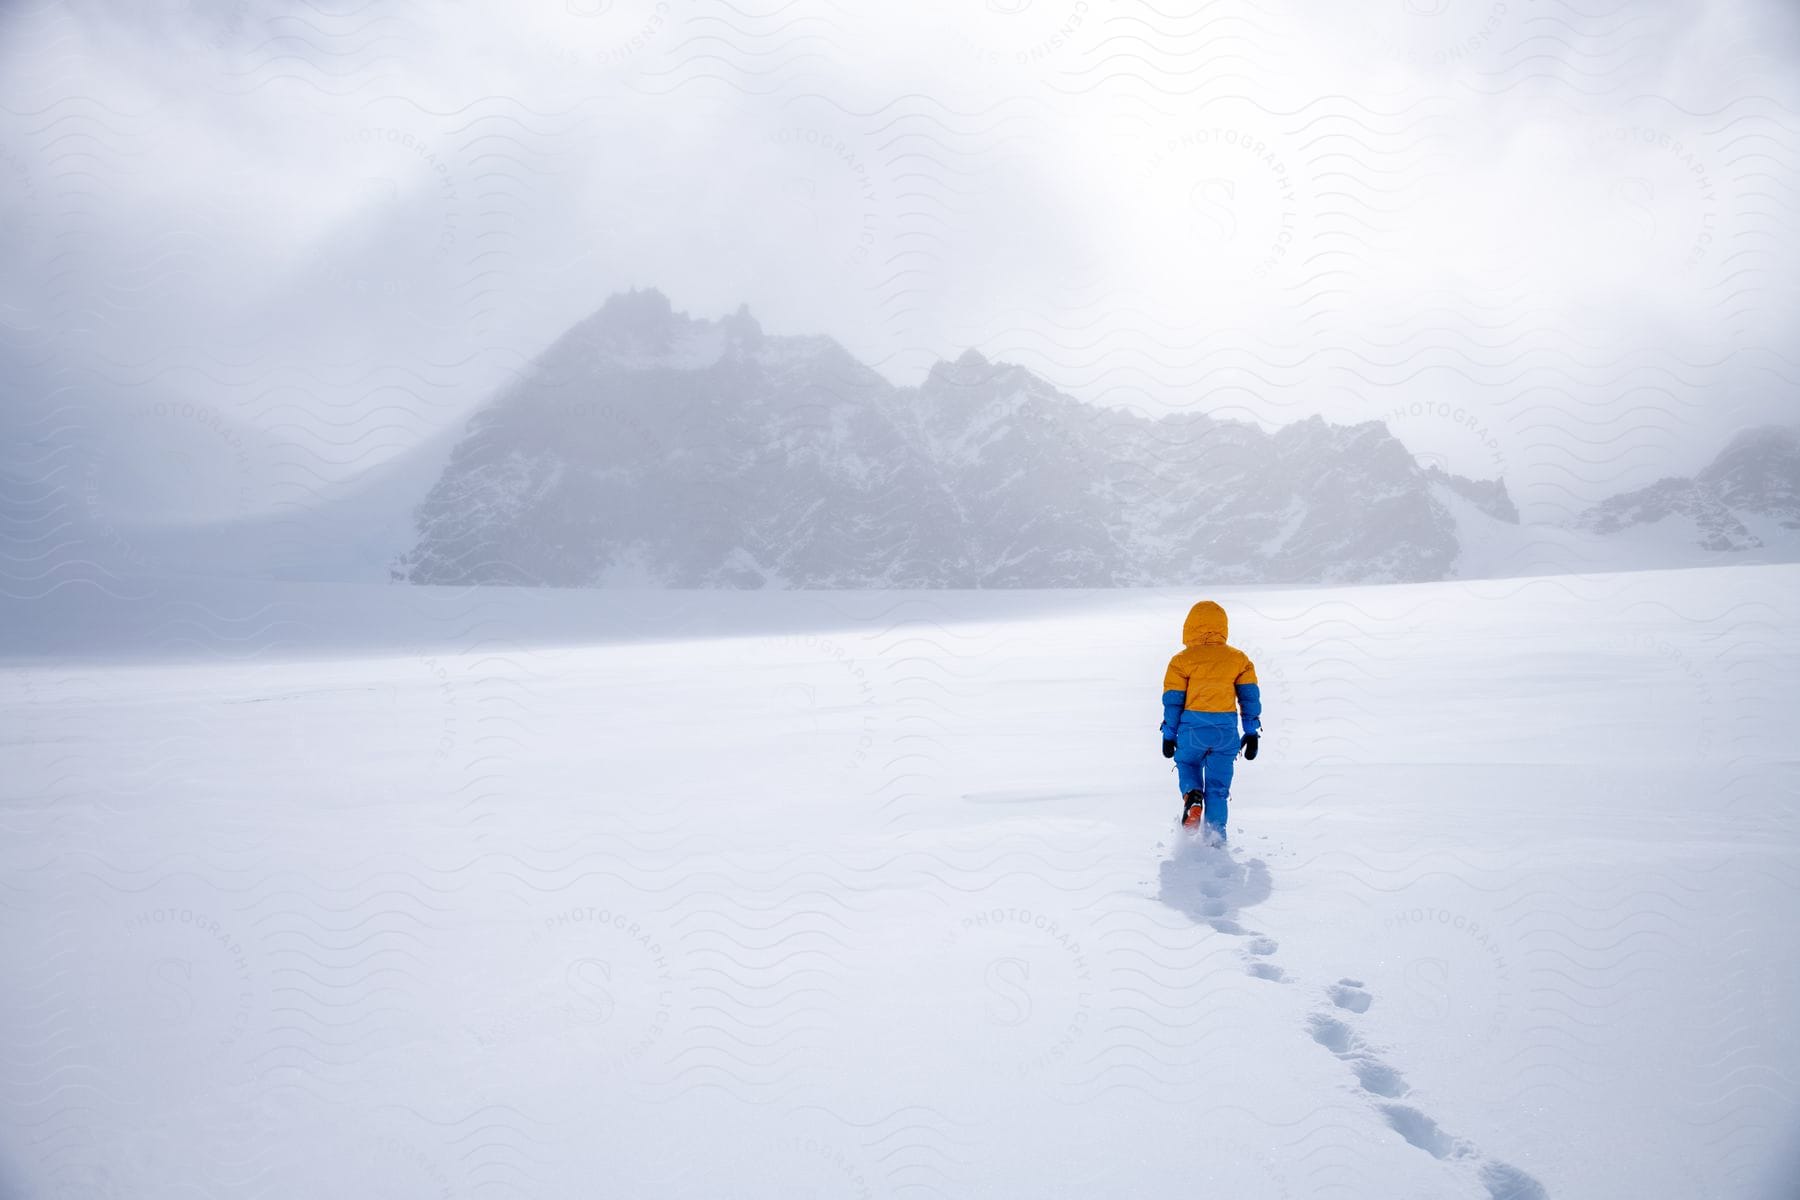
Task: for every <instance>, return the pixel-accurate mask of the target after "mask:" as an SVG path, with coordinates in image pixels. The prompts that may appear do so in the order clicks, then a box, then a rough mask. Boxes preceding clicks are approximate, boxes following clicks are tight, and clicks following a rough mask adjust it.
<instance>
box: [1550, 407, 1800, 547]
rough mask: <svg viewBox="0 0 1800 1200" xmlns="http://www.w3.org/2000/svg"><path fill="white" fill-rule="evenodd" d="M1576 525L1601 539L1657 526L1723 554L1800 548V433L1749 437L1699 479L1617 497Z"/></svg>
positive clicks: (1781, 429)
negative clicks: (1627, 531) (1634, 529)
mask: <svg viewBox="0 0 1800 1200" xmlns="http://www.w3.org/2000/svg"><path fill="white" fill-rule="evenodd" d="M1575 524H1576V526H1577V528H1580V529H1585V530H1589V531H1592V532H1595V533H1602V534H1615V533H1620V532H1623V531H1625V530H1629V529H1632V528H1634V527H1637V526H1649V527H1656V528H1657V529H1658V530H1659V531H1661V532H1664V533H1665V534H1668V535H1671V536H1672V537H1673V538H1674V539H1675V540H1678V541H1680V542H1682V543H1684V544H1688V545H1694V546H1698V547H1700V548H1701V549H1704V550H1711V551H1717V552H1721V553H1730V552H1736V551H1757V550H1764V549H1768V548H1772V547H1774V546H1777V545H1781V544H1783V543H1786V544H1788V545H1789V546H1793V545H1794V544H1795V543H1800V537H1796V534H1797V533H1800V427H1794V426H1786V425H1765V426H1761V427H1759V428H1755V429H1748V430H1745V431H1744V432H1743V433H1740V434H1739V435H1738V436H1737V437H1735V438H1733V439H1732V440H1731V442H1730V444H1728V445H1727V446H1726V447H1725V448H1724V449H1723V450H1721V451H1720V452H1719V455H1718V457H1717V458H1715V459H1713V461H1712V462H1711V463H1709V464H1708V465H1707V466H1706V467H1705V468H1703V469H1702V470H1701V471H1700V472H1699V473H1697V474H1696V475H1694V476H1693V477H1692V478H1679V477H1670V478H1666V479H1659V480H1657V481H1656V482H1655V483H1653V484H1651V485H1649V486H1648V487H1644V488H1639V489H1638V490H1636V491H1633V492H1625V493H1623V494H1621V495H1618V496H1614V497H1612V498H1611V499H1609V500H1606V501H1603V502H1602V503H1600V504H1597V505H1595V506H1594V507H1592V508H1590V509H1588V510H1587V511H1586V512H1584V513H1582V514H1581V515H1580V516H1579V517H1578V518H1577V519H1576V522H1575Z"/></svg>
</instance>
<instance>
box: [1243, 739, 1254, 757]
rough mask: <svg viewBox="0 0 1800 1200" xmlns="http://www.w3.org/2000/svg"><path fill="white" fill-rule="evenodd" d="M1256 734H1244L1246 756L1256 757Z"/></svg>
mask: <svg viewBox="0 0 1800 1200" xmlns="http://www.w3.org/2000/svg"><path fill="white" fill-rule="evenodd" d="M1256 736H1257V735H1256V734H1254V733H1246V734H1245V735H1244V742H1243V746H1244V757H1245V758H1255V757H1256Z"/></svg>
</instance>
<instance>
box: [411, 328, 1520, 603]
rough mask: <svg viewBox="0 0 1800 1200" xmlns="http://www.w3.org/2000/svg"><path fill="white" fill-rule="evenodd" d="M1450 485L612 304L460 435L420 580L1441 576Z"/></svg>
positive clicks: (980, 581)
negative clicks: (895, 371) (881, 371)
mask: <svg viewBox="0 0 1800 1200" xmlns="http://www.w3.org/2000/svg"><path fill="white" fill-rule="evenodd" d="M1434 485H1436V486H1446V485H1447V486H1450V487H1452V488H1454V489H1457V490H1458V491H1459V493H1460V494H1463V495H1465V496H1468V497H1469V498H1470V499H1472V500H1474V501H1475V502H1476V503H1477V504H1478V505H1480V506H1481V507H1483V508H1484V509H1485V510H1486V511H1488V512H1490V513H1494V514H1495V515H1499V516H1501V518H1502V519H1511V520H1514V521H1516V520H1517V514H1516V513H1515V512H1513V511H1512V507H1511V501H1510V500H1509V499H1507V498H1506V494H1505V489H1504V487H1503V486H1501V485H1499V484H1482V483H1476V482H1474V481H1470V480H1464V479H1460V478H1458V477H1456V476H1448V475H1444V474H1443V473H1442V472H1428V471H1426V470H1425V469H1423V468H1421V467H1420V466H1419V464H1418V463H1417V462H1416V461H1415V460H1414V458H1413V457H1412V455H1411V454H1409V453H1408V452H1407V450H1406V448H1405V447H1404V446H1402V445H1401V444H1400V443H1399V442H1398V441H1397V440H1395V439H1394V437H1393V436H1392V435H1390V434H1389V433H1388V431H1387V429H1386V427H1385V426H1383V425H1381V424H1379V423H1376V422H1370V423H1365V424H1361V425H1353V426H1336V425H1329V424H1327V423H1325V422H1324V421H1322V420H1319V419H1317V418H1314V419H1311V420H1307V421H1302V422H1299V423H1297V424H1294V425H1290V426H1287V427H1285V428H1282V429H1280V430H1277V431H1276V432H1274V433H1273V434H1270V433H1265V432H1263V431H1262V430H1260V429H1257V428H1255V427H1254V426H1250V425H1244V424H1239V423H1236V422H1230V421H1217V420H1214V419H1212V418H1210V417H1208V416H1205V415H1203V414H1198V413H1193V414H1181V415H1176V416H1168V417H1163V418H1161V419H1159V420H1152V419H1149V418H1145V417H1141V416H1137V415H1134V414H1131V413H1127V412H1123V411H1120V410H1117V409H1108V408H1098V407H1095V406H1092V405H1088V404H1084V403H1082V402H1080V401H1077V400H1075V399H1073V398H1072V397H1069V396H1066V395H1064V394H1063V393H1061V392H1059V391H1057V390H1056V389H1055V388H1053V387H1051V386H1050V385H1049V384H1048V383H1046V382H1045V381H1044V380H1042V379H1040V378H1038V377H1037V376H1035V375H1033V374H1032V373H1031V372H1030V371H1027V370H1026V369H1024V368H1023V367H1018V366H1012V365H1008V364H1003V363H990V362H988V361H987V360H986V359H985V358H983V357H982V356H981V355H979V354H976V353H974V352H973V351H971V352H969V353H966V354H964V355H963V356H962V357H961V358H959V359H958V360H957V361H955V362H954V363H940V364H938V365H937V366H936V367H934V368H933V369H932V371H931V372H930V375H929V377H928V378H927V379H926V380H925V382H924V383H923V384H922V385H921V386H919V387H917V388H895V387H893V386H892V385H890V384H888V383H887V382H886V381H885V380H883V379H882V378H881V377H880V376H879V375H877V374H876V373H875V372H873V371H871V370H870V369H868V368H867V367H865V366H863V365H862V364H860V363H858V362H856V361H855V360H854V359H852V358H851V357H850V355H849V354H848V353H846V352H845V351H844V349H843V348H842V347H840V346H838V345H837V344H836V343H835V342H833V341H831V340H830V339H828V338H817V337H770V336H766V335H764V334H763V332H762V330H761V329H760V328H759V327H758V326H757V324H756V322H755V321H754V320H753V319H751V318H750V316H749V315H748V314H747V313H745V312H743V311H742V310H740V311H739V313H738V314H737V315H735V316H733V317H729V318H726V319H725V320H722V321H704V320H693V319H690V318H688V317H686V316H684V315H681V314H678V313H675V312H673V311H671V309H670V307H669V303H668V301H667V300H666V299H664V298H663V297H662V296H661V295H660V294H659V293H656V292H631V293H626V294H622V295H618V296H614V297H613V298H612V299H610V300H608V301H607V303H606V304H605V305H604V306H603V307H602V308H601V309H600V311H599V312H597V313H596V314H595V315H594V316H592V317H590V318H588V319H587V320H586V321H583V322H582V323H581V324H579V325H577V326H576V327H575V328H573V329H571V330H570V331H569V332H568V333H567V334H565V335H564V336H563V338H562V339H561V340H560V341H558V342H557V343H556V345H554V346H553V347H551V349H550V350H549V351H548V352H546V353H545V355H544V356H543V357H542V358H541V359H540V360H539V362H538V363H536V364H535V365H534V366H533V368H532V369H531V370H530V371H529V372H527V373H526V374H525V375H524V376H523V377H522V378H520V379H519V380H518V381H517V382H516V383H514V384H513V385H512V386H511V387H509V388H508V389H506V390H505V391H504V392H503V393H502V394H501V395H500V396H499V397H498V399H497V400H496V401H495V403H494V404H493V405H492V406H491V407H489V408H488V409H486V410H484V411H483V412H482V413H480V414H479V415H478V416H477V417H476V418H475V419H474V420H473V421H471V422H470V426H469V429H468V432H467V435H466V437H465V438H464V440H463V442H462V443H461V444H460V445H459V446H458V448H457V450H456V451H455V453H454V455H453V456H452V459H451V462H450V464H449V466H448V468H447V469H446V470H445V472H444V474H443V476H442V477H441V478H440V479H439V480H438V482H437V484H436V486H434V487H433V488H432V490H431V493H430V495H429V496H427V498H426V499H425V501H424V503H423V504H422V505H421V506H420V508H419V510H418V514H417V515H418V527H419V540H418V543H417V545H416V546H415V547H414V548H413V550H412V551H411V552H409V553H408V554H407V555H406V556H405V557H404V558H403V559H402V561H401V562H400V563H399V564H397V566H396V570H395V574H396V577H398V578H403V579H406V580H409V581H411V582H415V583H521V584H524V583H530V584H550V585H562V586H596V585H601V586H603V585H608V584H637V585H648V586H673V587H763V586H779V587H860V588H869V587H1097V586H1119V585H1131V584H1205V583H1209V582H1210V583H1219V582H1234V581H1235V582H1251V581H1275V582H1290V581H1291V582H1299V581H1355V580H1370V581H1384V580H1423V579H1438V578H1443V577H1444V576H1445V575H1447V574H1449V573H1450V572H1451V570H1452V568H1453V565H1454V563H1455V560H1456V557H1457V553H1458V545H1457V541H1456V533H1455V523H1454V521H1453V520H1452V519H1451V517H1450V515H1449V514H1448V513H1447V512H1446V511H1445V508H1444V506H1443V504H1441V503H1440V502H1439V501H1438V500H1437V499H1436V498H1435V497H1434V495H1433V488H1434Z"/></svg>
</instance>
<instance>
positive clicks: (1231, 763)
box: [1175, 714, 1239, 835]
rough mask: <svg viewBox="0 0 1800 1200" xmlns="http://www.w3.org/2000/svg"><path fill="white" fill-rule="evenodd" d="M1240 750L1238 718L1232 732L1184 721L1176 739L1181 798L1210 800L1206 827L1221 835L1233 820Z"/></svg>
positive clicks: (1176, 767) (1229, 729) (1176, 772)
mask: <svg viewBox="0 0 1800 1200" xmlns="http://www.w3.org/2000/svg"><path fill="white" fill-rule="evenodd" d="M1209 715H1210V714H1209ZM1238 749H1239V742H1238V736H1237V721H1236V719H1235V718H1234V719H1233V720H1232V722H1231V727H1230V728H1224V727H1222V726H1212V725H1200V724H1198V723H1196V722H1190V721H1187V720H1183V721H1182V723H1181V728H1180V730H1179V731H1177V733H1176V737H1175V777H1176V778H1177V779H1178V780H1179V781H1180V782H1181V794H1182V795H1183V796H1185V795H1187V794H1188V793H1189V792H1191V791H1195V790H1199V791H1200V792H1202V793H1203V794H1204V795H1205V796H1206V823H1207V824H1208V825H1210V826H1212V828H1213V831H1214V832H1215V833H1219V834H1221V835H1222V834H1224V832H1225V821H1226V819H1227V818H1228V817H1229V816H1230V808H1229V806H1228V804H1227V801H1228V800H1229V799H1230V798H1231V773H1232V771H1234V770H1235V769H1236V768H1237V756H1238Z"/></svg>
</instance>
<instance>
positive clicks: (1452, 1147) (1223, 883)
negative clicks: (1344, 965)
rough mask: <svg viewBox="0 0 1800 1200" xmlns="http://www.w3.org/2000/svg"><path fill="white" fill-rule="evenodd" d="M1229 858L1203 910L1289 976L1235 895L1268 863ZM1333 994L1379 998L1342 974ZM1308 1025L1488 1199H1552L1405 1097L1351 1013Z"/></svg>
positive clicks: (1248, 958)
mask: <svg viewBox="0 0 1800 1200" xmlns="http://www.w3.org/2000/svg"><path fill="white" fill-rule="evenodd" d="M1221 859H1222V861H1220V862H1219V863H1218V864H1217V865H1216V866H1215V867H1214V869H1213V870H1212V871H1211V872H1209V873H1207V875H1206V876H1205V877H1203V878H1202V879H1201V881H1200V892H1201V894H1202V895H1203V896H1204V897H1205V900H1204V901H1203V902H1202V904H1201V906H1200V912H1201V915H1202V916H1203V917H1204V918H1205V919H1206V922H1207V924H1209V925H1211V926H1212V927H1213V928H1214V929H1216V930H1218V931H1219V932H1220V933H1225V934H1230V935H1233V936H1235V937H1241V938H1243V939H1245V940H1244V945H1243V948H1242V949H1243V953H1244V958H1245V970H1247V971H1248V972H1249V973H1250V974H1251V975H1253V976H1255V977H1256V978H1258V979H1267V980H1270V981H1271V982H1274V983H1286V982H1288V981H1289V980H1288V976H1287V973H1286V972H1285V971H1283V970H1282V969H1281V968H1280V967H1278V966H1276V965H1275V964H1274V963H1273V962H1271V961H1269V960H1270V957H1271V956H1272V955H1274V953H1275V951H1276V950H1277V949H1278V948H1279V947H1278V945H1277V943H1276V941H1275V939H1273V938H1270V937H1265V936H1264V935H1262V934H1260V933H1257V932H1255V931H1253V930H1249V929H1245V928H1244V927H1243V926H1242V925H1241V924H1239V923H1238V921H1237V919H1236V918H1237V914H1238V912H1239V911H1240V910H1241V909H1242V908H1243V907H1244V905H1243V903H1241V902H1239V903H1234V902H1233V900H1234V894H1235V893H1239V892H1243V893H1245V894H1244V895H1242V896H1238V897H1236V898H1238V899H1240V901H1241V900H1242V899H1249V898H1250V895H1249V894H1250V893H1253V892H1254V891H1255V890H1256V889H1255V888H1254V883H1255V878H1254V877H1255V875H1256V872H1257V871H1258V869H1261V870H1262V871H1263V873H1264V874H1265V875H1266V872H1267V868H1266V867H1263V865H1262V863H1261V862H1259V861H1253V862H1252V863H1250V864H1247V865H1245V866H1244V867H1242V868H1240V867H1239V865H1238V864H1237V863H1236V862H1234V861H1232V860H1231V859H1229V858H1225V857H1224V856H1221ZM1247 885H1249V886H1247ZM1265 894H1266V892H1265ZM1258 898H1260V897H1258ZM1325 996H1326V999H1328V1000H1329V1001H1330V1002H1331V1005H1332V1007H1333V1008H1335V1009H1336V1010H1337V1011H1338V1012H1339V1013H1342V1014H1344V1015H1345V1016H1360V1015H1361V1014H1363V1013H1366V1012H1368V1011H1369V1008H1370V1006H1371V1005H1373V1004H1374V1003H1375V997H1374V996H1373V995H1372V994H1371V993H1370V992H1369V991H1368V990H1367V989H1366V988H1364V986H1363V981H1362V980H1360V979H1340V980H1338V981H1337V982H1336V983H1334V984H1332V985H1331V986H1330V987H1329V988H1327V989H1326V990H1325ZM1307 1030H1308V1032H1309V1033H1311V1034H1312V1039H1313V1041H1315V1042H1317V1043H1318V1044H1319V1045H1321V1046H1323V1047H1324V1048H1325V1049H1326V1050H1328V1051H1330V1052H1331V1053H1332V1054H1333V1055H1335V1056H1336V1057H1337V1058H1338V1060H1339V1061H1341V1062H1342V1063H1343V1064H1344V1065H1345V1066H1347V1067H1349V1068H1350V1072H1351V1074H1352V1075H1354V1076H1355V1077H1356V1084H1357V1087H1358V1088H1360V1089H1361V1090H1362V1091H1363V1092H1364V1093H1365V1094H1366V1095H1367V1096H1368V1098H1369V1101H1370V1103H1371V1104H1373V1105H1374V1107H1375V1109H1376V1111H1378V1112H1379V1113H1381V1115H1382V1117H1383V1118H1385V1119H1386V1121H1387V1123H1388V1125H1389V1126H1390V1127H1392V1128H1393V1130H1394V1132H1396V1133H1398V1134H1399V1135H1400V1136H1401V1137H1403V1138H1405V1139H1406V1141H1407V1142H1408V1144H1410V1145H1413V1146H1417V1147H1418V1148H1419V1149H1421V1150H1423V1151H1425V1153H1427V1154H1429V1155H1431V1156H1432V1157H1433V1158H1435V1159H1438V1160H1440V1161H1446V1162H1467V1163H1470V1164H1471V1165H1473V1167H1474V1169H1475V1175H1476V1178H1477V1179H1478V1180H1479V1181H1480V1183H1481V1185H1482V1187H1484V1188H1485V1189H1486V1190H1487V1198H1488V1200H1549V1197H1550V1194H1549V1192H1547V1191H1545V1190H1544V1185H1543V1184H1541V1183H1539V1182H1538V1181H1537V1180H1536V1179H1533V1178H1532V1177H1531V1176H1530V1175H1528V1174H1526V1173H1525V1172H1524V1171H1521V1170H1520V1169H1519V1168H1517V1167H1515V1166H1512V1165H1511V1164H1510V1163H1504V1162H1499V1161H1497V1160H1495V1159H1491V1158H1488V1157H1487V1156H1486V1155H1484V1154H1482V1153H1481V1151H1480V1150H1479V1149H1478V1148H1477V1147H1476V1146H1475V1145H1474V1144H1473V1143H1471V1142H1469V1141H1467V1140H1466V1139H1464V1138H1459V1137H1453V1136H1451V1135H1450V1134H1448V1133H1445V1132H1444V1130H1443V1129H1442V1128H1440V1127H1439V1125H1438V1123H1437V1122H1436V1121H1435V1120H1433V1119H1432V1118H1431V1117H1430V1116H1429V1115H1428V1114H1427V1113H1425V1112H1424V1111H1423V1110H1421V1109H1419V1108H1417V1107H1415V1106H1413V1105H1411V1104H1404V1103H1400V1101H1402V1100H1403V1099H1405V1098H1406V1097H1407V1096H1408V1095H1409V1094H1410V1093H1411V1090H1412V1089H1411V1088H1409V1087H1408V1086H1407V1083H1406V1080H1405V1078H1404V1077H1402V1076H1401V1074H1400V1072H1399V1071H1397V1070H1395V1069H1394V1068H1393V1067H1392V1066H1390V1065H1389V1064H1387V1063H1385V1062H1383V1061H1382V1060H1381V1058H1380V1057H1379V1056H1378V1055H1376V1054H1375V1053H1374V1051H1372V1050H1371V1049H1370V1048H1369V1045H1368V1043H1367V1042H1366V1041H1365V1040H1364V1039H1363V1038H1362V1036H1361V1035H1360V1034H1358V1033H1357V1032H1356V1030H1355V1029H1353V1028H1352V1027H1351V1026H1350V1025H1349V1024H1348V1023H1347V1022H1346V1020H1345V1019H1344V1018H1343V1017H1339V1016H1334V1015H1332V1013H1331V1012H1330V1011H1329V1010H1323V1009H1322V1010H1321V1011H1318V1012H1315V1013H1313V1014H1312V1015H1311V1016H1310V1017H1309V1018H1308V1019H1307Z"/></svg>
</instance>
